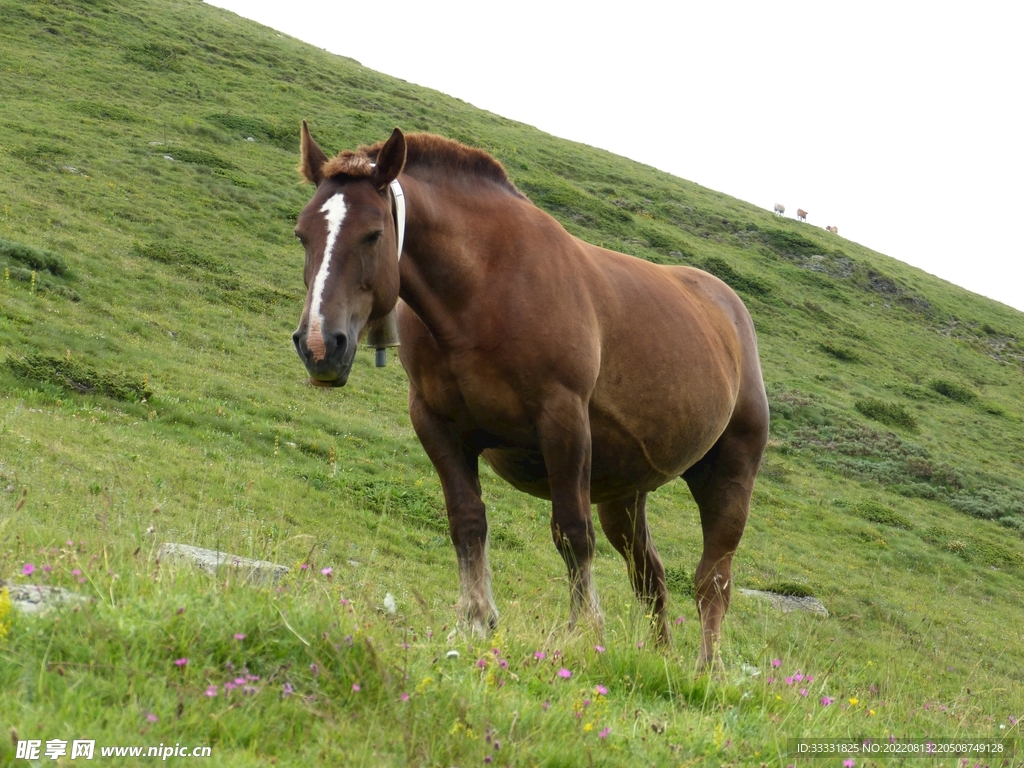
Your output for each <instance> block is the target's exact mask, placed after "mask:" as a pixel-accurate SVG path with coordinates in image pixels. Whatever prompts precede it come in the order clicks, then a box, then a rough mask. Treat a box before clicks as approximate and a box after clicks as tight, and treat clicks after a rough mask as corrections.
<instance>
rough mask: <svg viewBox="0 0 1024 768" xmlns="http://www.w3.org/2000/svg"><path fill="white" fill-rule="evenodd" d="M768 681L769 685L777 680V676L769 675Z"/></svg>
mask: <svg viewBox="0 0 1024 768" xmlns="http://www.w3.org/2000/svg"><path fill="white" fill-rule="evenodd" d="M767 682H768V685H771V684H772V683H774V682H775V678H774V677H769V678H768V681H767Z"/></svg>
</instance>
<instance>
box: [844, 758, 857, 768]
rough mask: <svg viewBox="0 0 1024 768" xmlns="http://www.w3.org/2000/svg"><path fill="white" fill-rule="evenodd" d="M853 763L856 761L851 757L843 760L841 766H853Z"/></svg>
mask: <svg viewBox="0 0 1024 768" xmlns="http://www.w3.org/2000/svg"><path fill="white" fill-rule="evenodd" d="M855 765H857V761H856V760H854V759H853V758H852V757H850V758H847V759H846V760H843V768H853V767H854V766H855Z"/></svg>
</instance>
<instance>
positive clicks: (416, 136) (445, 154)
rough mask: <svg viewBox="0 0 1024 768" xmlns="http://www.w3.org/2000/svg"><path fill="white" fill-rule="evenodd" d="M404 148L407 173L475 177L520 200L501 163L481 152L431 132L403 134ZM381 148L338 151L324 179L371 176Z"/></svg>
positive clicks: (329, 163)
mask: <svg viewBox="0 0 1024 768" xmlns="http://www.w3.org/2000/svg"><path fill="white" fill-rule="evenodd" d="M405 145H406V156H405V167H406V169H407V170H412V169H414V168H432V169H436V170H442V171H449V172H454V173H465V174H469V175H473V176H478V177H480V178H483V179H486V180H488V181H492V182H495V183H496V184H498V185H499V186H502V187H504V188H505V189H507V190H508V191H509V192H511V193H512V194H514V195H516V196H517V197H523V194H522V193H521V192H520V191H519V190H518V189H516V185H515V184H513V183H512V180H511V179H509V177H508V174H507V173H505V169H504V168H503V167H502V165H501V163H499V162H498V161H497V160H495V159H494V158H493V157H491V156H490V155H489V154H487V153H486V152H484V151H483V150H482V149H477V148H475V147H467V146H466V145H465V144H460V143H459V142H457V141H453V140H452V139H446V138H445V137H444V136H437V135H435V134H432V133H410V134H406V136H405ZM383 146H384V142H383V141H379V142H377V143H376V144H372V145H370V146H363V147H359V149H355V150H351V149H349V150H345V151H343V152H339V153H338V155H337V156H336V157H334V158H332V159H330V160H328V161H327V163H326V164H325V165H324V167H323V169H322V172H323V174H324V176H325V177H326V178H334V177H336V176H347V177H350V178H367V177H369V176H370V174H371V173H373V163H374V161H376V159H377V154H378V153H379V152H380V150H381V147H383Z"/></svg>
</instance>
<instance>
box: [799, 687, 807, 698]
mask: <svg viewBox="0 0 1024 768" xmlns="http://www.w3.org/2000/svg"><path fill="white" fill-rule="evenodd" d="M800 695H801V696H804V697H806V696H807V689H806V688H801V689H800Z"/></svg>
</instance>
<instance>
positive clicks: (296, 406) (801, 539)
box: [0, 0, 1024, 765]
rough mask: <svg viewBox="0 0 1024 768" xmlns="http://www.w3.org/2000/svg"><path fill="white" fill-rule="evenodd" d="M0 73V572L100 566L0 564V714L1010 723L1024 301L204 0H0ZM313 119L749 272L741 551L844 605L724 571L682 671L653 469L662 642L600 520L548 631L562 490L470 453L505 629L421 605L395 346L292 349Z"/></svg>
mask: <svg viewBox="0 0 1024 768" xmlns="http://www.w3.org/2000/svg"><path fill="white" fill-rule="evenodd" d="M0 105H2V106H0V206H2V207H0V345H2V346H0V349H2V351H0V552H2V553H3V554H2V559H0V579H2V580H5V581H9V582H12V583H26V582H32V583H40V584H54V585H60V586H64V587H68V588H72V589H75V590H76V591H79V592H81V593H83V594H86V595H88V596H89V597H90V602H89V603H88V604H87V605H84V606H82V607H80V608H79V609H78V610H75V611H71V610H69V611H66V612H62V613H60V614H59V615H50V616H49V617H45V618H41V619H29V618H24V617H21V616H18V615H15V614H13V613H11V612H10V610H9V606H8V604H7V603H6V602H5V600H4V598H3V596H2V592H0V725H2V726H4V727H6V728H10V729H13V732H14V733H15V734H16V735H17V736H18V737H19V738H21V739H30V738H34V739H42V740H44V741H45V740H47V739H68V740H72V739H78V738H90V739H96V740H97V745H98V746H99V745H100V744H105V745H131V744H140V745H141V744H145V745H151V744H152V745H156V744H158V743H166V744H172V743H180V744H182V745H190V746H191V745H209V746H211V747H212V749H213V755H214V758H215V760H216V764H218V765H265V764H267V763H268V762H270V763H274V764H278V765H299V764H306V765H308V764H310V762H311V761H313V762H318V763H322V764H366V765H378V764H394V765H407V764H417V765H419V764H422V765H472V764H482V763H483V762H485V761H487V762H493V763H496V764H508V765H532V764H538V765H584V764H598V765H633V764H638V763H639V762H640V761H646V763H648V764H658V765H665V764H685V765H720V764H733V765H759V764H762V763H764V764H769V765H787V764H789V763H790V762H793V760H792V759H791V757H790V755H789V753H788V749H789V745H788V742H787V739H789V738H795V737H807V738H811V737H818V738H823V737H848V736H869V737H876V738H879V739H886V738H887V737H889V736H890V735H893V736H895V737H913V738H923V737H927V738H998V737H1009V738H1019V737H1020V730H1019V729H1020V727H1019V725H1017V718H1020V717H1024V693H1022V691H1024V662H1022V656H1021V654H1020V652H1019V649H1020V647H1021V644H1022V642H1024V634H1022V633H1024V607H1022V603H1021V589H1022V586H1024V538H1022V537H1024V481H1022V475H1024V472H1022V471H1024V427H1022V419H1024V406H1022V402H1024V315H1022V314H1021V313H1019V312H1016V311H1014V310H1011V309H1009V308H1008V307H1005V306H1003V305H1000V304H997V303H995V302H992V301H989V300H986V299H983V298H981V297H978V296H975V295H972V294H970V293H968V292H966V291H964V290H962V289H959V288H957V287H955V286H952V285H950V284H948V283H945V282H943V281H941V280H938V279H937V278H934V277H932V276H929V275H927V274H925V273H923V272H921V271H920V270H917V269H914V268H911V267H909V266H907V265H905V264H901V263H899V262H897V261H895V260H893V259H890V258H888V257H886V256H883V255H881V254H878V253H875V252H872V251H870V250H868V249H865V248H863V247H861V246H859V245H857V244H856V243H853V242H850V241H848V240H845V239H843V238H840V237H837V236H834V235H831V234H829V233H827V232H825V231H823V230H820V229H817V228H816V227H813V226H809V225H806V224H800V223H797V222H794V221H791V220H786V219H778V218H775V217H774V216H773V215H772V214H771V213H770V212H767V211H762V210H760V209H757V208H755V207H753V206H751V205H749V204H747V203H744V202H742V201H739V200H736V199H733V198H730V197H728V196H727V195H724V194H721V193H718V192H713V191H711V190H708V189H704V188H702V187H699V186H697V185H695V184H691V183H689V182H686V181H684V180H681V179H677V178H674V177H671V176H669V175H666V174H664V173H660V172H657V171H655V170H653V169H651V168H648V167H645V166H642V165H639V164H637V163H634V162H631V161H629V160H626V159H624V158H620V157H616V156H613V155H611V154H609V153H606V152H602V151H599V150H595V149H592V148H589V147H585V146H581V145H577V144H573V143H571V142H566V141H562V140H559V139H555V138H553V137H551V136H548V135H545V134H543V133H540V132H538V131H536V130H534V129H532V128H530V127H528V126H524V125H521V124H518V123H515V122H512V121H509V120H505V119H503V118H501V117H498V116H495V115H491V114H488V113H485V112H481V111H479V110H476V109H474V108H472V107H470V106H469V105H467V104H465V103H463V102H461V101H459V100H457V99H452V98H449V97H446V96H442V95H440V94H437V93H435V92H432V91H429V90H426V89H423V88H418V87H415V86H412V85H409V84H407V83H404V82H401V81H397V80H394V79H392V78H388V77H385V76H383V75H379V74H377V73H374V72H371V71H369V70H366V69H365V68H363V67H361V66H360V65H359V64H358V63H356V62H354V61H351V60H348V59H345V58H339V57H336V56H332V55H330V54H327V53H325V52H323V51H320V50H317V49H314V48H312V47H310V46H307V45H305V44H302V43H300V42H298V41H295V40H293V39H290V38H287V37H284V36H281V35H279V34H277V33H275V32H273V31H272V30H268V29H266V28H262V27H260V26H258V25H256V24H253V23H250V22H247V21H244V20H241V19H239V18H238V17H236V16H233V15H231V14H228V13H225V12H223V11H220V10H218V9H214V8H210V7H208V6H204V5H202V4H201V3H198V2H193V1H191V0H167V1H166V2H149V1H147V0H123V1H122V2H117V3H115V2H112V1H110V0H52V2H11V1H10V0H0ZM302 118H306V119H308V120H309V121H310V124H311V127H312V130H313V132H314V135H315V136H316V137H317V140H318V141H319V142H320V144H321V146H323V147H324V148H325V149H327V148H331V149H341V148H349V147H353V146H355V145H357V144H359V143H366V142H372V141H377V140H380V139H382V138H384V137H385V136H386V135H387V133H388V132H389V131H390V130H391V128H392V127H394V126H395V125H399V126H401V127H402V128H403V129H405V130H408V131H416V130H426V131H435V132H438V133H442V134H444V135H446V136H450V137H452V138H455V139H458V140H460V141H463V142H466V143H468V144H472V145H475V146H479V147H482V148H484V149H486V150H488V151H489V152H492V153H493V154H494V155H495V156H496V157H498V158H499V159H500V160H501V161H502V162H503V163H504V164H505V166H506V168H507V169H508V171H509V173H510V175H511V176H512V178H513V180H514V181H515V183H516V184H517V185H518V186H519V188H520V189H521V190H523V191H524V192H525V193H526V194H527V195H529V196H530V197H531V199H533V200H534V201H535V202H536V203H537V204H538V205H540V206H541V207H543V208H544V209H545V210H547V211H549V212H551V213H552V214H553V215H555V216H556V217H558V218H559V220H560V221H562V222H563V224H565V226H566V227H567V228H568V229H569V231H571V232H572V233H573V234H576V235H578V236H580V237H582V238H584V239H587V240H589V241H591V242H595V243H600V244H603V245H606V246H608V247H612V248H616V249H618V250H621V251H625V252H628V253H632V254H634V255H637V256H639V257H642V258H646V259H649V260H652V261H657V262H662V263H686V264H693V265H697V266H701V267H702V268H704V269H707V270H709V271H711V272H714V273H715V274H717V275H719V276H720V277H722V278H723V279H724V280H726V281H727V282H729V283H730V284H731V285H733V286H734V287H735V288H736V289H737V291H738V292H739V293H740V294H741V295H742V296H743V297H744V299H745V300H746V302H747V304H748V306H749V307H750V310H751V313H752V314H753V317H754V321H755V323H756V325H757V328H758V332H759V337H760V344H761V351H762V358H763V367H764V371H765V378H766V383H767V386H768V391H769V397H770V401H771V404H772V408H773V422H772V430H773V435H772V440H771V443H770V448H769V452H768V455H767V459H766V462H765V466H764V469H763V471H762V474H761V477H760V479H759V482H758V486H757V489H756V491H755V496H754V505H753V510H752V514H751V521H750V524H749V527H748V532H747V534H746V537H745V538H744V541H743V545H742V547H741V550H740V552H739V554H738V556H737V558H736V562H735V564H734V571H735V574H736V579H737V582H738V585H739V586H741V587H752V588H762V589H774V590H776V591H782V592H798V593H812V594H814V595H816V596H817V597H819V598H820V599H821V600H822V601H823V602H824V603H825V604H826V606H827V607H828V609H829V611H830V612H831V616H830V617H829V618H819V617H808V616H802V615H795V614H786V615H780V614H776V613H774V612H772V611H771V610H770V609H768V608H766V607H765V606H764V605H762V604H761V603H759V602H757V601H755V600H752V599H750V598H744V597H741V596H737V597H736V598H735V599H734V603H733V608H732V610H731V611H730V614H729V616H728V618H727V619H726V626H725V633H726V636H725V646H724V657H725V661H726V667H727V672H726V675H725V677H724V679H721V680H711V681H709V680H707V679H697V678H695V676H694V674H693V662H694V660H695V658H696V654H697V648H698V636H699V631H698V630H699V628H698V626H697V621H696V612H695V610H694V607H693V604H692V600H691V598H690V594H691V592H692V573H693V570H692V569H693V567H694V566H695V564H696V561H697V558H698V556H699V551H700V532H699V525H698V523H697V512H696V507H695V505H694V504H693V502H692V500H691V499H690V498H689V496H688V493H687V491H686V488H685V486H684V485H683V484H681V483H679V484H673V485H670V486H667V487H666V488H664V489H662V490H660V491H659V492H657V493H655V494H653V495H652V498H651V500H650V502H649V509H650V510H651V514H652V517H653V523H652V524H653V527H654V535H655V540H656V542H657V544H658V547H659V549H660V551H661V553H662V555H663V557H664V559H665V562H666V566H667V568H668V575H669V581H670V587H671V589H672V592H673V599H674V608H673V610H674V615H675V616H678V618H677V619H676V621H675V624H674V650H673V651H672V652H671V653H669V654H662V653H660V652H658V651H656V650H649V649H648V648H647V642H648V636H647V632H646V625H645V620H644V617H643V616H642V615H640V611H639V610H638V609H637V607H636V605H635V604H634V601H633V598H632V596H631V593H630V590H629V586H628V581H627V579H626V575H625V572H624V569H623V566H622V563H621V561H620V559H619V557H618V555H617V554H616V553H615V552H614V551H613V550H612V548H611V546H610V545H608V544H607V542H605V541H603V540H601V541H600V542H599V544H598V557H597V561H596V566H595V573H596V578H597V581H598V588H599V591H600V594H601V598H602V602H603V606H604V609H605V613H606V618H607V622H608V626H607V629H606V632H605V635H604V637H603V638H599V637H596V636H593V635H592V634H588V633H586V632H583V633H579V634H569V633H566V632H565V631H564V628H563V625H564V621H565V618H566V613H567V590H566V583H565V578H564V568H563V566H562V564H561V560H560V559H559V557H558V556H557V554H556V553H555V551H554V548H553V547H552V545H551V542H550V534H549V529H548V522H547V521H548V516H549V511H548V507H547V505H546V504H545V503H543V502H541V501H539V500H536V499H531V498H528V497H526V496H523V495H522V494H518V493H516V492H513V491H512V490H510V489H509V488H508V487H507V486H505V485H504V484H502V483H500V482H499V481H498V480H497V479H496V478H495V477H494V476H493V475H492V474H491V473H489V472H486V471H485V473H484V476H483V482H484V487H485V501H486V502H487V503H488V506H489V510H490V515H489V517H490V520H491V525H492V542H493V551H492V561H493V566H494V569H495V590H496V597H497V600H498V607H499V610H500V611H501V613H502V627H503V628H502V630H501V631H500V633H499V634H498V635H497V636H495V637H493V638H491V639H490V640H487V641H479V640H476V641H474V640H473V639H472V638H456V639H454V640H453V641H452V642H451V643H449V642H448V641H446V639H445V638H446V636H447V634H448V630H449V629H450V626H449V625H450V623H451V621H452V619H453V617H454V611H453V608H452V606H453V604H454V601H455V598H456V591H457V577H456V566H455V558H454V556H453V553H452V551H451V546H450V544H449V542H448V540H447V534H446V522H445V520H444V512H443V504H442V498H441V493H440V488H439V484H438V482H437V480H436V477H435V476H434V474H433V471H432V468H431V466H430V464H429V462H428V461H427V459H426V457H425V455H424V454H423V452H422V450H421V448H420V446H419V444H418V442H417V441H416V439H415V436H414V435H413V433H412V429H411V427H410V425H409V421H408V416H407V414H406V412H405V391H406V383H405V379H404V374H403V373H402V371H401V369H400V367H399V366H397V365H395V364H394V362H392V363H391V364H390V365H389V366H388V367H387V368H385V369H383V370H378V369H374V368H373V367H372V355H371V354H369V353H360V356H359V358H358V359H357V363H356V368H355V370H354V371H353V374H352V378H351V380H350V383H349V386H348V387H346V388H345V389H343V390H330V391H324V390H320V389H313V388H311V387H309V386H308V385H307V384H306V381H305V377H304V375H303V369H302V366H301V364H300V363H299V361H298V359H297V358H296V356H295V354H294V351H293V350H292V346H291V339H290V334H291V332H292V330H294V327H295V325H296V324H297V322H298V317H299V314H300V312H301V305H302V299H303V295H304V293H303V287H302V279H301V261H302V253H301V249H300V248H299V247H298V246H297V245H296V244H295V243H294V242H293V238H292V236H291V230H292V227H293V226H294V220H295V217H296V215H297V214H298V212H299V211H300V210H301V208H302V206H303V205H304V203H305V201H306V200H307V199H308V197H309V195H310V194H311V190H310V188H309V187H302V186H299V185H298V184H297V181H298V177H297V174H296V173H295V171H294V167H295V165H296V162H297V159H298V157H297V152H298V126H299V122H300V120H301V119H302ZM695 151H699V150H697V149H695ZM964 258H965V259H970V258H971V254H969V253H968V254H964ZM165 541H175V542H185V543H191V544H196V545H199V546H206V547H211V548H218V549H223V550H227V551H231V552H234V553H237V554H241V555H246V556H256V557H260V558H266V559H271V560H275V561H277V562H283V563H286V564H289V565H291V566H294V567H293V572H292V574H291V575H290V576H289V577H288V578H287V579H285V580H284V582H282V583H281V584H279V585H278V586H276V587H253V586H247V585H244V584H239V583H237V582H236V580H234V579H232V578H230V577H226V578H224V579H216V580H215V579H210V578H208V577H206V576H204V575H202V574H199V573H192V572H190V571H188V570H185V569H177V568H171V567H169V566H168V565H167V564H166V563H164V564H160V563H157V561H156V557H155V553H156V549H157V547H158V546H159V544H160V543H161V542H165ZM28 565H31V566H32V568H34V572H32V573H28V574H27V573H26V571H30V570H32V568H28V567H27V566H28ZM388 593H391V594H392V595H393V596H394V598H395V600H396V603H397V609H396V612H395V613H394V614H392V613H390V612H389V611H388V610H386V609H385V608H384V607H383V599H384V597H385V595H386V594H388ZM237 636H244V637H241V639H238V637H237ZM598 646H599V647H600V648H602V649H604V650H598V649H597V647H598ZM450 650H455V651H458V656H452V655H449V651H450ZM181 659H187V660H188V661H187V663H185V664H178V663H176V662H177V661H180V660H181ZM776 661H777V662H778V665H776V664H775V662H776ZM563 669H564V670H567V671H568V672H570V673H571V676H570V677H568V678H567V677H564V676H563V675H561V674H560V670H563ZM243 670H244V671H243ZM253 678H255V679H253ZM236 679H240V680H241V682H239V683H238V686H237V688H235V687H233V686H234V685H235V683H234V681H235V680H236ZM225 684H228V687H225ZM602 690H604V691H605V692H604V693H601V691H602ZM824 702H830V703H824ZM13 757H14V748H13V747H12V746H11V742H10V740H8V739H5V740H3V741H2V742H0V762H4V761H6V760H8V759H13ZM874 762H875V763H876V764H889V762H887V761H883V760H879V759H875V760H874ZM954 762H955V761H953V760H950V759H947V760H938V761H936V764H942V765H953V764H954ZM927 763H928V761H921V760H916V761H914V762H913V763H912V764H914V765H925V764H927ZM823 764H835V765H839V764H841V761H840V760H838V759H835V760H833V761H832V762H831V763H829V762H828V761H825V762H824V763H823ZM857 764H858V765H869V764H872V761H871V760H870V759H869V760H867V761H865V760H863V759H858V761H857ZM992 764H998V763H992Z"/></svg>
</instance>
